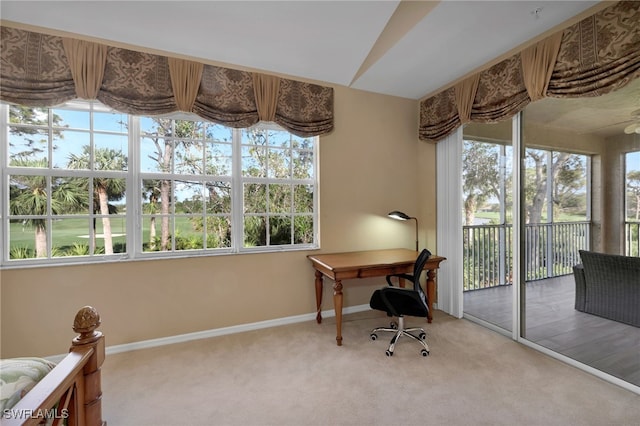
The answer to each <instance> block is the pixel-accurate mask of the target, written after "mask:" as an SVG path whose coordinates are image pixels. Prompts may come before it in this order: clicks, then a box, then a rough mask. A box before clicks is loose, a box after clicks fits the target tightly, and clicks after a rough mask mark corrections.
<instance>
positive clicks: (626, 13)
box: [418, 1, 640, 142]
mask: <svg viewBox="0 0 640 426" xmlns="http://www.w3.org/2000/svg"><path fill="white" fill-rule="evenodd" d="M638 46H640V2H638V1H621V2H618V3H616V4H614V5H612V6H610V7H608V8H606V9H604V10H602V11H600V12H598V13H596V14H594V15H593V16H590V17H588V18H586V19H583V20H582V21H580V22H578V23H577V24H575V25H572V26H570V27H568V28H566V29H565V30H563V31H562V32H561V33H559V34H554V35H552V36H551V37H549V38H547V39H545V40H542V41H541V42H540V43H538V44H536V45H534V46H532V47H530V48H528V49H526V50H525V51H523V52H521V53H518V54H516V55H513V56H511V57H510V58H507V59H505V60H503V61H501V62H500V63H498V64H496V65H494V66H492V67H491V68H489V69H487V70H485V71H482V72H480V73H479V82H478V87H477V89H476V92H475V97H474V98H473V99H472V100H470V99H465V98H461V97H458V98H457V99H456V96H455V93H456V91H458V93H461V91H462V90H464V89H465V86H467V87H468V85H469V80H470V79H467V80H465V81H462V82H461V83H459V84H458V85H456V86H454V87H451V88H449V89H447V90H444V91H443V92H440V93H438V94H437V95H435V96H432V97H431V98H429V99H426V100H424V101H422V102H421V103H420V127H419V129H418V135H419V138H420V139H422V140H426V141H433V142H437V141H439V140H441V139H443V138H445V137H446V136H448V135H450V134H451V133H453V132H454V131H455V130H456V129H457V128H458V127H460V126H461V125H462V124H463V122H468V121H472V122H477V123H494V122H497V121H502V120H506V119H509V118H511V117H512V116H513V115H515V114H516V113H518V112H519V111H521V110H522V109H524V108H525V107H526V106H527V105H528V104H529V103H531V102H532V101H536V100H538V99H541V98H543V97H545V96H547V97H557V98H576V97H587V96H599V95H603V94H605V93H609V92H612V91H614V90H617V89H620V88H621V87H624V86H625V85H626V84H627V83H629V82H630V81H632V80H634V79H636V78H639V77H640V48H639V47H638ZM473 77H476V78H478V76H473ZM463 99H464V100H465V101H467V102H472V105H471V108H470V110H471V113H470V115H469V105H465V104H462V103H461V102H462V100H463Z"/></svg>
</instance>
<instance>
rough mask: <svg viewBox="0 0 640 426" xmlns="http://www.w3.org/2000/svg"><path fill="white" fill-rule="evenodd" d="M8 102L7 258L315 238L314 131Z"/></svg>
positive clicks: (127, 253)
mask: <svg viewBox="0 0 640 426" xmlns="http://www.w3.org/2000/svg"><path fill="white" fill-rule="evenodd" d="M0 108H1V110H0V111H1V112H2V121H3V128H4V130H5V131H4V132H3V139H4V140H3V141H2V146H0V151H1V152H2V153H3V158H6V161H3V162H2V179H3V185H2V200H3V203H2V205H3V208H2V209H3V211H2V217H3V221H2V229H3V235H4V236H5V237H4V238H3V241H2V253H3V256H2V258H3V264H5V265H8V264H24V263H34V264H35V263H61V262H73V261H87V259H95V260H98V259H108V258H112V257H124V258H144V257H156V256H179V255H180V253H183V255H187V254H188V255H194V254H216V253H238V252H244V251H260V250H287V249H288V250H291V249H308V248H313V247H317V237H316V236H317V217H318V216H317V177H316V176H317V173H316V170H317V148H316V147H317V137H311V138H302V137H297V136H295V135H292V134H290V133H289V132H287V131H285V130H282V129H281V128H279V127H278V126H276V125H273V124H267V123H261V124H259V125H256V126H254V127H251V128H248V129H232V128H229V127H225V126H222V125H219V124H215V123H210V122H204V121H201V120H199V119H198V120H190V119H183V117H134V116H128V115H126V114H122V113H118V112H115V111H113V110H110V109H109V108H107V107H105V106H103V105H101V104H99V103H97V102H91V103H89V102H72V103H67V104H65V105H63V106H60V107H56V108H51V109H46V108H30V107H24V106H16V105H11V106H9V105H2V106H1V107H0ZM5 188H7V190H5ZM4 206H6V207H4Z"/></svg>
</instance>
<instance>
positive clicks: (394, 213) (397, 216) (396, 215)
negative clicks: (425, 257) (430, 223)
mask: <svg viewBox="0 0 640 426" xmlns="http://www.w3.org/2000/svg"><path fill="white" fill-rule="evenodd" d="M387 216H389V217H390V218H392V219H396V220H409V219H413V220H415V221H416V251H418V219H417V218H415V217H412V216H409V215H408V214H406V213H403V212H400V211H398V210H394V211H392V212H390V213H389V214H387Z"/></svg>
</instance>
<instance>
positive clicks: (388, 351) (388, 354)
mask: <svg viewBox="0 0 640 426" xmlns="http://www.w3.org/2000/svg"><path fill="white" fill-rule="evenodd" d="M385 353H386V354H387V356H393V352H391V351H390V350H387V352H385Z"/></svg>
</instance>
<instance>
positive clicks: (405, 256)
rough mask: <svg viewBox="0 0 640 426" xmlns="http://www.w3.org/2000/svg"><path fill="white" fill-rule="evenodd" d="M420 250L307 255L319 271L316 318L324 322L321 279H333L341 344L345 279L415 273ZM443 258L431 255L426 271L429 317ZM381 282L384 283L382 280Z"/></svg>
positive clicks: (338, 336) (339, 344)
mask: <svg viewBox="0 0 640 426" xmlns="http://www.w3.org/2000/svg"><path fill="white" fill-rule="evenodd" d="M418 254H419V253H418V252H417V251H414V250H408V249H390V250H371V251H354V252H347V253H329V254H318V255H309V256H307V258H308V259H309V260H310V261H311V263H312V264H313V267H314V269H315V270H316V272H315V275H316V280H315V285H316V307H317V315H316V321H317V322H318V324H320V323H321V322H322V314H321V306H322V287H323V283H322V278H323V276H325V277H327V278H330V279H331V280H333V307H334V309H335V311H336V330H337V335H336V342H337V344H338V346H342V280H348V279H353V278H370V277H383V276H386V275H390V274H398V273H412V272H413V265H414V264H415V262H416V259H417V258H418ZM443 260H446V258H444V257H440V256H431V257H430V258H429V260H428V261H427V263H426V265H425V267H424V269H426V270H427V285H426V287H427V303H428V306H429V318H428V321H429V322H431V320H432V304H433V300H434V299H435V297H436V283H435V281H434V280H433V279H434V278H435V276H436V269H438V268H439V266H440V262H442V261H443ZM381 284H382V282H381Z"/></svg>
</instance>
